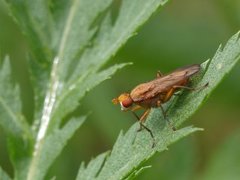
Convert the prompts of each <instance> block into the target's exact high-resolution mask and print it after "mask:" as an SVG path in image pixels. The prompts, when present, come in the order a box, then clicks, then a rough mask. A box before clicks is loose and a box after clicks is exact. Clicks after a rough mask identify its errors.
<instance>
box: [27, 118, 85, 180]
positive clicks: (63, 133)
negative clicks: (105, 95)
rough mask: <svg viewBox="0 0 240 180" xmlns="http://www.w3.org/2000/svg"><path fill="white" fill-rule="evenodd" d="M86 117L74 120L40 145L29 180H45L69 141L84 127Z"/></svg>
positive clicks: (30, 170) (29, 173)
mask: <svg viewBox="0 0 240 180" xmlns="http://www.w3.org/2000/svg"><path fill="white" fill-rule="evenodd" d="M85 119H86V117H85V116H84V117H80V118H72V119H71V120H69V121H68V122H67V123H66V124H65V125H64V126H63V127H62V128H61V129H57V130H55V131H54V132H53V133H52V134H50V135H48V136H47V138H46V140H44V141H43V142H42V144H39V147H38V149H39V150H38V153H37V154H33V156H34V158H33V161H32V162H31V165H30V169H29V172H28V177H27V179H43V178H44V176H45V175H46V173H47V170H48V168H49V167H50V166H51V164H52V163H53V162H54V160H55V159H56V157H57V156H58V155H59V154H60V153H61V151H62V149H63V148H64V147H65V146H66V143H67V141H68V140H69V139H70V138H71V137H72V136H73V134H74V133H75V132H76V130H77V129H78V128H79V127H80V126H81V125H82V123H83V122H84V120H85Z"/></svg>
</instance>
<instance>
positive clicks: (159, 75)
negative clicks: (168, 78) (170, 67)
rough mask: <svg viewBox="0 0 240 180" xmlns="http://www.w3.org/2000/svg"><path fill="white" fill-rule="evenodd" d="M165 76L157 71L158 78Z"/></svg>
mask: <svg viewBox="0 0 240 180" xmlns="http://www.w3.org/2000/svg"><path fill="white" fill-rule="evenodd" d="M162 76H163V74H162V73H161V71H159V70H158V71H157V78H160V77H162Z"/></svg>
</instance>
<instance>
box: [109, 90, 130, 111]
mask: <svg viewBox="0 0 240 180" xmlns="http://www.w3.org/2000/svg"><path fill="white" fill-rule="evenodd" d="M112 102H113V104H118V103H119V104H120V105H121V110H122V111H127V110H129V108H130V107H131V106H132V105H133V100H132V98H131V97H130V94H129V93H123V94H121V95H120V96H118V97H117V98H114V99H113V100H112Z"/></svg>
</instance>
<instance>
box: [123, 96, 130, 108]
mask: <svg viewBox="0 0 240 180" xmlns="http://www.w3.org/2000/svg"><path fill="white" fill-rule="evenodd" d="M121 104H122V106H123V107H125V108H129V107H130V106H131V105H132V104H133V101H132V99H131V98H127V99H125V100H123V101H122V103H121Z"/></svg>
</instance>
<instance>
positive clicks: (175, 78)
mask: <svg viewBox="0 0 240 180" xmlns="http://www.w3.org/2000/svg"><path fill="white" fill-rule="evenodd" d="M199 70H200V65H198V64H195V65H190V66H187V67H183V68H179V69H177V70H175V71H173V72H172V73H169V74H167V75H162V74H161V73H160V72H158V73H157V78H156V79H154V80H152V81H149V82H146V83H142V84H139V85H138V86H136V87H135V88H134V89H133V90H132V91H131V92H130V93H123V94H121V95H120V96H119V97H117V98H115V99H113V100H112V102H113V103H114V104H118V103H120V105H121V110H123V111H128V110H130V111H131V112H133V114H134V116H136V117H137V119H138V120H139V122H140V130H141V129H142V128H145V129H146V130H147V131H148V132H149V133H150V134H151V136H152V138H153V134H152V132H151V130H150V129H148V128H147V127H146V126H145V125H144V124H143V123H144V121H145V120H146V117H147V116H148V114H149V112H150V109H151V108H156V107H160V108H161V110H162V112H163V115H164V117H166V112H165V111H164V109H163V107H162V104H164V103H165V102H167V101H169V100H170V98H171V97H172V95H174V93H175V92H176V91H178V90H181V89H188V90H197V89H199V88H192V87H188V86H187V85H188V82H189V79H190V77H191V76H193V75H194V74H196V73H197V72H199ZM206 85H207V84H206ZM206 85H205V86H206ZM205 86H204V87H205ZM201 88H202V87H201ZM138 109H145V112H144V113H143V115H142V116H141V117H140V118H139V117H138V116H137V115H136V114H135V113H134V111H136V110H138ZM173 129H174V128H173ZM153 139H154V138H153Z"/></svg>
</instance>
